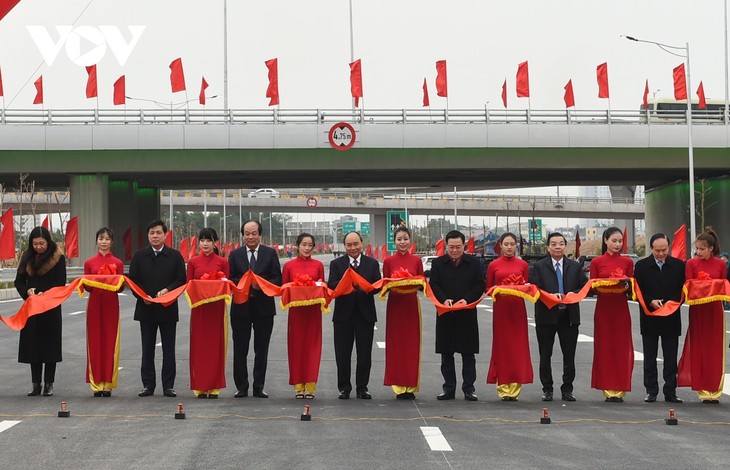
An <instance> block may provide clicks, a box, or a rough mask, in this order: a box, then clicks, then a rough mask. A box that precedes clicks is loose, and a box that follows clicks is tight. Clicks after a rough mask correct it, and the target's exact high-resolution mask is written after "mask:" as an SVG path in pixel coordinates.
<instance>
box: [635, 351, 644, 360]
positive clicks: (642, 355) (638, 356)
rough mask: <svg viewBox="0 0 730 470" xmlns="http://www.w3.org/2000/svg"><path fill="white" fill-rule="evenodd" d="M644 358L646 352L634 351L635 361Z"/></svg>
mask: <svg viewBox="0 0 730 470" xmlns="http://www.w3.org/2000/svg"><path fill="white" fill-rule="evenodd" d="M643 360H644V353H640V352H639V351H634V362H639V361H643Z"/></svg>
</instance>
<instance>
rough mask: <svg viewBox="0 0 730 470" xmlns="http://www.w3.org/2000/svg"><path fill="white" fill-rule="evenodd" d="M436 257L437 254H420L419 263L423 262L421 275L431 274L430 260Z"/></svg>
mask: <svg viewBox="0 0 730 470" xmlns="http://www.w3.org/2000/svg"><path fill="white" fill-rule="evenodd" d="M436 258H438V256H422V257H421V263H423V275H424V276H426V277H428V276H430V275H431V262H432V261H433V260H435V259H436Z"/></svg>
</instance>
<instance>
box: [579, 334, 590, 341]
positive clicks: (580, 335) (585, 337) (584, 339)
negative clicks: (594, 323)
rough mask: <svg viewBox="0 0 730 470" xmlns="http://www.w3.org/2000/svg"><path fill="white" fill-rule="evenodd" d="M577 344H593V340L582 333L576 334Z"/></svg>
mask: <svg viewBox="0 0 730 470" xmlns="http://www.w3.org/2000/svg"><path fill="white" fill-rule="evenodd" d="M578 342H579V343H592V342H593V338H592V337H590V336H588V335H584V334H582V333H578Z"/></svg>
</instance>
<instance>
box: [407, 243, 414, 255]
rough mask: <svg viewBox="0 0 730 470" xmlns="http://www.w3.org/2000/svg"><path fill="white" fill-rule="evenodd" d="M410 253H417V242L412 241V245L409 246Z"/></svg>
mask: <svg viewBox="0 0 730 470" xmlns="http://www.w3.org/2000/svg"><path fill="white" fill-rule="evenodd" d="M408 253H410V254H412V255H414V254H416V244H415V243H411V246H409V247H408Z"/></svg>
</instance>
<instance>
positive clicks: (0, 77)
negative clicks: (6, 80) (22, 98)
mask: <svg viewBox="0 0 730 470" xmlns="http://www.w3.org/2000/svg"><path fill="white" fill-rule="evenodd" d="M0 96H5V92H4V91H3V71H2V69H0Z"/></svg>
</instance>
